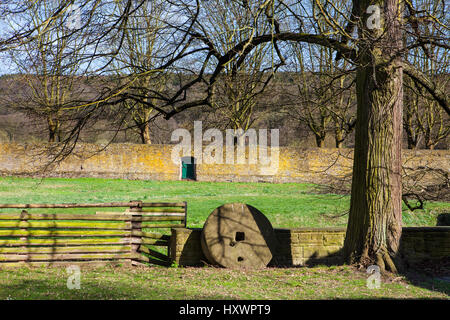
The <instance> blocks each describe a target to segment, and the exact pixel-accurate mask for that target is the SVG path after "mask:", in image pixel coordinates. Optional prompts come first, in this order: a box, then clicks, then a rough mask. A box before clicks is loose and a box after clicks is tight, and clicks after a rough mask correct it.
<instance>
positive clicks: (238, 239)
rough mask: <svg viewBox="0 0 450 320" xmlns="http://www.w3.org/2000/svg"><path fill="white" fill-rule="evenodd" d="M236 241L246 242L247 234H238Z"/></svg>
mask: <svg viewBox="0 0 450 320" xmlns="http://www.w3.org/2000/svg"><path fill="white" fill-rule="evenodd" d="M235 240H236V241H244V240H245V233H244V232H236V237H235Z"/></svg>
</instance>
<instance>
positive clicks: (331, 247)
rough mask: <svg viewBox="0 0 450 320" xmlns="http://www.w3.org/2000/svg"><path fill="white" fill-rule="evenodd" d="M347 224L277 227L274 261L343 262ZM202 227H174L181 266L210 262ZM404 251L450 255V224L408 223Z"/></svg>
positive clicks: (411, 256) (414, 255)
mask: <svg viewBox="0 0 450 320" xmlns="http://www.w3.org/2000/svg"><path fill="white" fill-rule="evenodd" d="M345 231H346V230H345V228H296V229H275V235H276V237H277V239H278V242H279V246H278V249H277V250H276V253H275V255H274V258H273V260H272V262H271V264H270V265H273V266H275V265H276V266H288V267H289V266H308V265H315V264H333V263H342V262H343V258H342V251H341V249H342V247H343V245H344V239H345ZM200 236H201V229H186V228H175V229H172V237H171V244H170V257H171V260H172V261H173V262H176V263H177V264H179V265H181V266H201V265H203V264H204V262H206V261H207V260H206V258H205V256H204V255H203V252H202V248H201V244H200ZM400 254H401V255H402V256H403V258H405V260H406V261H407V262H408V263H410V264H414V263H417V262H420V261H423V260H434V259H443V258H449V257H450V227H405V228H403V232H402V238H401V242H400Z"/></svg>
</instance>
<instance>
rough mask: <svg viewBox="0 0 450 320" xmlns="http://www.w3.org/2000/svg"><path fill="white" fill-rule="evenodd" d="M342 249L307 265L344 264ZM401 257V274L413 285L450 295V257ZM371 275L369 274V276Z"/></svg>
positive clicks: (306, 265)
mask: <svg viewBox="0 0 450 320" xmlns="http://www.w3.org/2000/svg"><path fill="white" fill-rule="evenodd" d="M342 251H343V250H342V249H341V250H340V251H338V252H336V253H334V254H332V255H328V256H325V257H317V255H313V256H312V257H311V258H309V259H308V260H307V261H306V262H305V267H315V266H319V265H321V266H328V267H331V266H340V265H344V259H343V252H342ZM400 259H401V260H402V262H403V267H402V268H403V270H401V271H400V272H399V276H402V277H404V278H405V280H406V281H407V282H409V283H410V284H411V285H413V286H416V287H420V288H424V289H427V290H430V291H437V292H441V293H444V294H446V295H448V296H449V297H450V257H447V258H442V259H436V260H430V259H428V260H422V261H420V262H416V263H411V262H408V261H407V260H406V259H405V258H404V257H403V256H401V257H400ZM291 267H292V266H291ZM369 275H370V274H367V276H368V277H369Z"/></svg>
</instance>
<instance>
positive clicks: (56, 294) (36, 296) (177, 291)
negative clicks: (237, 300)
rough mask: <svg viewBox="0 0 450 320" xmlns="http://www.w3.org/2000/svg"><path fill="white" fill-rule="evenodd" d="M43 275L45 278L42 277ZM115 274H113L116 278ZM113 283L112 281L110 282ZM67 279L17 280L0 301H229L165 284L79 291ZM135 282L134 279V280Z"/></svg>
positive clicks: (99, 284)
mask: <svg viewBox="0 0 450 320" xmlns="http://www.w3.org/2000/svg"><path fill="white" fill-rule="evenodd" d="M43 276H44V275H43ZM113 276H114V275H112V277H113ZM109 280H110V281H109ZM66 281H67V279H66V278H65V277H58V280H56V281H55V280H52V281H49V280H48V279H14V280H11V282H12V283H10V284H6V285H2V287H1V289H0V300H1V299H8V300H184V299H197V300H215V299H229V297H226V296H223V295H221V294H213V295H211V294H202V293H198V294H197V293H192V292H188V291H187V290H186V289H183V288H171V287H170V286H167V283H164V282H163V281H161V282H160V285H156V286H155V285H145V286H142V283H135V284H134V285H133V283H127V284H124V283H123V281H117V282H116V281H114V278H111V279H107V280H106V281H105V280H104V281H97V280H96V279H95V278H91V279H88V280H83V279H81V288H80V289H72V290H71V289H68V288H67V285H66ZM131 281H132V279H131Z"/></svg>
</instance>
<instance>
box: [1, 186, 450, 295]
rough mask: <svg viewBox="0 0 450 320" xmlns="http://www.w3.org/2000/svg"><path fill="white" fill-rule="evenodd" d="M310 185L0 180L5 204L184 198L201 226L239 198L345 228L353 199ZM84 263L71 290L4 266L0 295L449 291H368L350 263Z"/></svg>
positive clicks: (310, 223) (440, 291)
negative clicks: (242, 267) (246, 266)
mask: <svg viewBox="0 0 450 320" xmlns="http://www.w3.org/2000/svg"><path fill="white" fill-rule="evenodd" d="M313 191H314V189H313V185H308V184H278V185H277V184H256V183H233V184H230V183H207V182H181V181H174V182H157V181H123V180H108V179H44V180H37V179H27V178H0V203H64V202H66V203H67V202H109V201H129V200H138V199H139V200H145V201H172V200H173V201H180V200H185V201H187V202H188V226H190V227H201V226H202V225H203V223H204V221H205V219H206V218H207V216H208V215H209V213H210V212H211V211H212V210H213V209H214V208H216V207H217V206H219V205H221V204H223V203H226V202H235V201H239V202H245V203H249V204H251V205H254V206H255V207H257V208H259V209H260V210H261V211H262V212H264V213H265V214H266V215H267V216H268V218H269V219H270V221H271V222H272V224H273V225H274V226H275V227H325V226H345V224H346V220H347V216H345V215H344V216H341V217H339V218H331V217H330V216H332V215H342V213H344V212H345V211H346V209H347V208H348V200H349V198H348V197H343V196H338V195H331V194H322V195H320V194H314V193H312V192H313ZM448 208H449V204H448V203H428V204H427V205H426V210H425V211H421V212H415V213H410V212H407V211H405V212H404V215H403V217H404V224H405V225H408V226H414V225H435V217H436V215H437V214H438V213H439V212H441V211H445V210H446V211H448ZM94 210H95V209H94ZM2 211H11V210H2ZM48 211H49V210H46V212H48ZM53 211H54V212H58V211H61V210H60V209H59V210H58V209H55V210H53ZM70 211H72V212H85V213H88V212H92V209H81V210H65V211H64V212H70ZM34 212H36V211H34ZM85 268H86V267H83V269H82V289H81V290H68V289H67V287H66V282H67V277H68V275H67V273H66V270H65V269H64V268H51V269H48V268H31V269H29V268H21V269H19V270H17V269H13V270H1V271H0V300H1V299H332V298H333V299H335V298H346V299H360V298H440V299H442V298H444V299H446V298H447V299H448V297H449V296H448V295H449V293H450V284H449V283H448V282H444V281H440V280H436V279H434V280H431V279H430V278H427V279H425V280H422V281H421V282H416V283H414V284H412V283H411V282H410V281H408V280H406V279H403V278H401V279H394V281H393V279H384V280H385V281H384V282H383V283H382V285H381V288H380V289H375V290H371V289H368V288H367V287H366V279H367V275H366V274H365V273H363V272H358V271H356V270H354V269H352V268H351V267H348V266H339V267H315V268H293V269H266V270H262V271H257V272H256V271H255V272H252V271H246V272H242V271H236V270H225V269H217V268H160V267H152V268H151V269H148V268H144V269H142V268H132V269H128V268H124V267H122V268H113V267H105V268H98V269H95V268H88V269H85Z"/></svg>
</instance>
